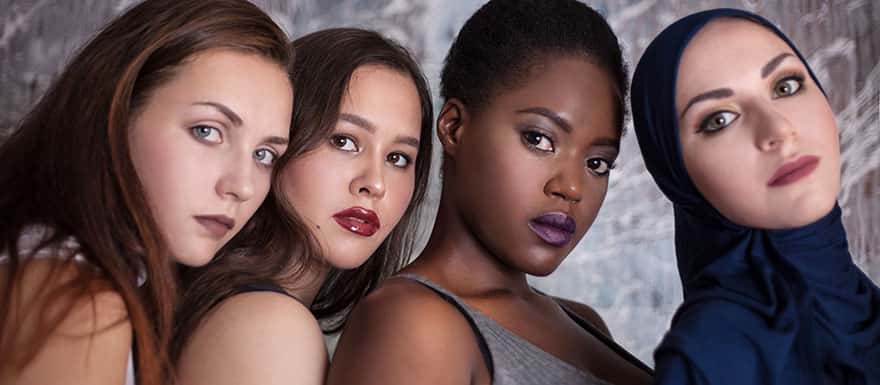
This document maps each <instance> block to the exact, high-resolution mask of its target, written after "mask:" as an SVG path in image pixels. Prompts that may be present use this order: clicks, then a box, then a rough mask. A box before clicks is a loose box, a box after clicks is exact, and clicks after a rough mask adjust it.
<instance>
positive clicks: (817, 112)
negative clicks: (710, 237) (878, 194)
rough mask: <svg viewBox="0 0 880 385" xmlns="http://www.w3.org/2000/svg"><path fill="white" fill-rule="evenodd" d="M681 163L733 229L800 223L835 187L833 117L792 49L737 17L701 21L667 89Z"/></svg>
mask: <svg viewBox="0 0 880 385" xmlns="http://www.w3.org/2000/svg"><path fill="white" fill-rule="evenodd" d="M675 104H676V113H677V115H678V116H679V133H680V134H679V135H680V140H681V150H682V157H683V158H684V164H685V167H686V168H687V171H688V173H689V174H690V177H691V179H692V180H693V182H694V184H695V185H696V187H697V188H698V189H699V190H700V192H701V193H702V194H703V196H704V197H705V198H706V200H708V201H709V203H711V204H712V205H713V206H714V207H715V208H716V209H717V210H718V211H719V212H720V213H721V214H722V215H724V216H725V217H727V218H728V219H730V220H731V221H733V222H735V223H738V224H740V225H744V226H749V227H756V228H767V229H778V228H791V227H797V226H803V225H806V224H809V223H811V222H814V221H816V220H817V219H819V218H821V217H822V216H823V215H825V214H827V213H828V212H829V211H830V210H831V208H832V207H833V205H834V202H835V199H836V196H837V192H838V190H839V189H840V150H839V145H838V139H837V126H836V125H835V122H834V114H833V112H832V111H831V107H830V106H829V104H828V101H827V100H826V98H825V96H824V95H823V94H822V91H821V90H820V89H819V87H818V86H817V85H816V83H815V82H813V80H812V78H811V77H810V75H809V73H808V72H807V69H806V67H805V66H804V64H803V63H802V62H801V61H800V59H798V57H797V55H796V54H795V53H794V51H792V49H791V48H790V47H789V46H788V45H787V44H786V43H785V42H784V41H783V40H782V39H780V38H779V37H777V36H776V35H775V34H774V33H773V32H771V31H770V30H768V29H766V28H764V27H762V26H760V25H758V24H756V23H754V22H751V21H748V20H744V19H733V18H726V19H718V20H716V21H713V22H711V23H709V24H708V25H706V26H705V27H704V28H703V29H702V31H700V32H699V33H698V34H697V35H696V36H695V37H694V39H693V40H692V41H691V43H690V44H689V45H688V47H687V48H686V49H685V51H684V54H683V56H682V59H681V64H680V65H679V68H678V80H677V83H676V95H675Z"/></svg>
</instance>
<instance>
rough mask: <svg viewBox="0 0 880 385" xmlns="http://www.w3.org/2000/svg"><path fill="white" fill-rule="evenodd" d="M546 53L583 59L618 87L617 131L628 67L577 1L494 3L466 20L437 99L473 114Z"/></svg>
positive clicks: (599, 22) (603, 27) (609, 34)
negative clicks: (458, 104) (453, 102)
mask: <svg viewBox="0 0 880 385" xmlns="http://www.w3.org/2000/svg"><path fill="white" fill-rule="evenodd" d="M547 55H560V56H581V57H584V58H585V59H587V60H589V61H590V62H592V63H594V64H596V65H597V66H598V67H599V68H601V69H602V70H604V71H606V72H607V73H608V75H609V76H610V77H611V80H612V84H613V85H614V86H615V88H616V91H617V92H616V94H617V95H616V96H617V127H618V129H620V130H621V132H622V128H623V119H624V116H625V114H626V93H627V83H628V80H627V68H626V64H625V62H624V60H623V54H622V52H621V49H620V44H619V42H618V40H617V36H616V35H615V34H614V32H613V31H612V30H611V27H610V26H609V25H608V23H607V22H606V21H605V18H604V17H602V15H600V14H599V13H598V12H596V11H595V10H593V9H592V8H590V7H588V6H587V5H586V4H584V3H581V2H579V1H576V0H492V1H489V2H488V3H486V4H485V5H483V6H482V7H481V8H480V9H479V10H477V12H476V13H474V14H473V15H472V16H471V17H470V19H468V20H467V22H465V24H464V26H463V27H462V28H461V31H459V33H458V36H457V37H456V38H455V41H454V42H453V43H452V47H451V48H450V49H449V54H448V55H447V56H446V61H445V63H444V65H443V72H442V73H441V90H440V95H441V96H442V97H443V99H444V100H449V99H453V98H455V99H458V100H461V101H462V103H464V104H465V105H466V106H467V107H468V109H470V110H471V111H479V110H480V109H481V108H482V107H485V105H486V104H487V102H488V101H489V99H490V98H491V97H492V96H494V95H495V93H496V92H498V91H500V90H502V89H504V88H506V87H510V86H513V85H516V84H518V83H521V82H522V81H524V80H525V78H526V77H527V76H528V75H529V74H530V71H531V69H532V68H533V67H534V66H535V65H536V64H540V63H541V60H542V58H544V57H546V56H547Z"/></svg>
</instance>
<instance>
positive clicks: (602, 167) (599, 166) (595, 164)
mask: <svg viewBox="0 0 880 385" xmlns="http://www.w3.org/2000/svg"><path fill="white" fill-rule="evenodd" d="M586 164H587V168H588V169H589V170H590V172H591V173H593V174H594V175H597V176H605V175H608V173H610V172H611V170H612V169H613V168H614V165H612V164H611V162H609V161H608V160H606V159H602V158H590V159H587V160H586Z"/></svg>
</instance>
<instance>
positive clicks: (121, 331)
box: [0, 259, 132, 384]
mask: <svg viewBox="0 0 880 385" xmlns="http://www.w3.org/2000/svg"><path fill="white" fill-rule="evenodd" d="M0 268H2V269H4V271H3V274H2V275H0V277H2V280H6V279H9V276H8V271H5V269H6V266H2V267H0ZM82 269H84V267H83V266H81V265H79V264H78V263H74V262H62V261H58V260H52V259H46V260H36V261H29V262H28V263H26V264H23V265H22V269H21V270H20V272H19V274H20V275H19V278H20V279H19V280H17V281H16V284H15V286H14V287H13V288H12V289H13V290H14V293H13V296H12V298H13V299H12V303H11V306H10V314H9V315H10V316H11V317H10V318H11V319H19V320H20V321H21V322H20V323H19V324H18V329H17V330H15V331H13V332H14V333H15V337H13V339H12V344H13V346H14V347H13V350H12V351H13V352H25V351H27V349H26V347H27V346H30V345H32V344H33V342H34V340H30V339H29V338H30V337H34V336H36V335H40V334H41V333H45V332H46V330H43V329H41V327H45V325H43V326H41V323H42V322H46V321H49V322H52V320H57V323H55V325H56V327H55V328H53V329H51V332H50V334H48V336H47V337H46V339H45V342H44V343H42V344H40V345H39V346H37V349H38V350H36V355H34V356H33V358H32V359H31V360H30V361H27V365H26V366H24V367H22V368H20V369H16V368H14V367H9V366H4V367H2V368H0V383H13V384H44V383H62V382H63V383H66V384H112V383H122V382H124V379H125V371H126V368H127V363H128V357H129V354H130V351H131V344H132V330H131V323H130V322H129V320H128V310H127V307H126V304H125V301H124V299H123V297H122V296H121V295H120V294H119V293H117V292H115V291H113V290H110V289H109V287H110V285H109V284H107V283H106V282H100V279H99V278H95V277H96V276H95V275H94V274H88V273H89V272H87V271H85V270H82ZM84 274H87V275H86V276H84ZM77 279H94V280H95V282H86V283H85V290H83V291H79V290H75V291H65V289H67V288H68V287H69V286H68V285H69V284H70V283H72V282H74V280H77ZM77 294H81V295H77ZM3 295H7V293H3ZM4 332H9V330H8V329H7V328H6V327H5V326H4ZM19 358H21V357H19Z"/></svg>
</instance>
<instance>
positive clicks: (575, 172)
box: [544, 159, 586, 203]
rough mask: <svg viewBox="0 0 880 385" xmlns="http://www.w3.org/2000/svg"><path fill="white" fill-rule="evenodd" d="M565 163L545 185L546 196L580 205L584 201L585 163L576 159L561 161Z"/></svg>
mask: <svg viewBox="0 0 880 385" xmlns="http://www.w3.org/2000/svg"><path fill="white" fill-rule="evenodd" d="M560 163H565V165H564V166H562V167H560V168H559V170H558V171H557V172H556V173H555V174H553V176H552V177H551V178H550V180H548V181H547V183H546V184H545V185H544V194H547V195H548V196H551V197H556V198H561V199H562V200H564V201H566V202H570V203H578V202H580V201H581V199H583V188H584V187H583V186H584V183H583V178H584V176H585V172H586V171H585V170H584V165H583V162H578V161H576V160H575V159H560Z"/></svg>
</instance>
